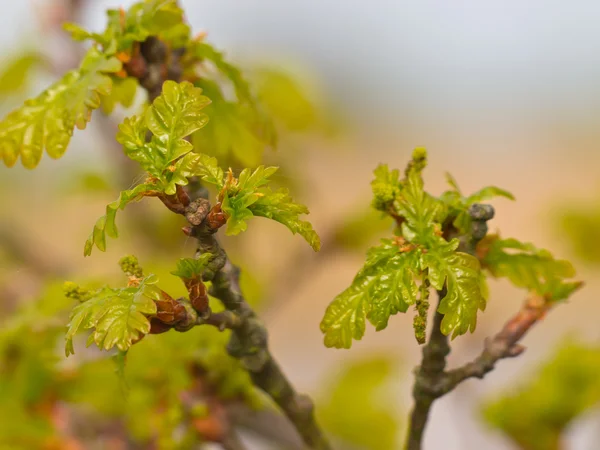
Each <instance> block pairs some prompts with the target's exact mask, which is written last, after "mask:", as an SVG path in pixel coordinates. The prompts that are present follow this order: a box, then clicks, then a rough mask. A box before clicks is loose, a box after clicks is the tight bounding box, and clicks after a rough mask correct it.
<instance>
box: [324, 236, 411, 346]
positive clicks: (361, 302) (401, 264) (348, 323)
mask: <svg viewBox="0 0 600 450" xmlns="http://www.w3.org/2000/svg"><path fill="white" fill-rule="evenodd" d="M418 264H419V254H418V252H417V251H409V252H403V253H401V252H400V250H399V248H398V246H397V245H396V243H395V242H394V241H392V240H390V239H383V240H382V243H381V244H380V245H379V246H377V247H372V248H371V249H370V250H369V252H368V254H367V261H366V263H365V265H364V266H363V268H362V269H361V270H360V271H359V272H358V274H357V275H356V277H354V280H353V281H352V284H351V285H350V287H348V288H347V289H346V290H344V291H343V292H342V293H340V294H339V295H338V296H337V297H336V298H335V299H334V300H333V301H332V302H331V303H330V304H329V306H328V307H327V310H326V311H325V315H324V317H323V320H322V321H321V331H322V332H323V333H324V334H325V338H324V342H325V346H327V347H335V348H350V347H351V345H352V340H353V339H355V340H360V339H361V338H362V337H363V335H364V332H365V319H367V318H368V319H369V321H370V322H371V323H372V324H373V325H374V326H375V327H376V329H377V330H378V331H379V330H382V329H384V328H385V327H386V326H387V323H388V320H389V317H390V316H391V315H394V314H396V313H398V312H406V310H407V309H408V307H409V306H410V305H412V304H414V303H415V302H416V298H417V292H418V287H417V285H416V283H415V280H414V274H415V272H417V271H418Z"/></svg>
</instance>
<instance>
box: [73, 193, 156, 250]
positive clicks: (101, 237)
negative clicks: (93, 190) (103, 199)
mask: <svg viewBox="0 0 600 450" xmlns="http://www.w3.org/2000/svg"><path fill="white" fill-rule="evenodd" d="M154 188H155V186H154V185H153V184H139V185H137V186H136V187H135V188H133V189H129V190H127V191H122V192H121V193H120V194H119V198H118V199H117V200H115V201H114V202H112V203H109V204H108V205H107V206H106V214H105V215H104V216H102V217H100V218H99V219H98V221H97V222H96V224H95V225H94V230H93V231H92V234H90V237H88V239H87V241H86V243H85V247H84V251H83V254H84V256H89V255H91V254H92V249H93V248H94V245H95V246H96V247H97V248H98V250H100V251H103V252H104V251H106V236H107V235H108V236H110V237H112V238H116V237H117V236H118V231H117V226H116V224H115V219H116V216H117V211H118V210H119V209H124V208H125V206H127V205H128V204H129V203H131V202H133V201H137V200H140V199H141V198H142V197H144V196H145V195H148V194H149V193H150V192H153V190H154Z"/></svg>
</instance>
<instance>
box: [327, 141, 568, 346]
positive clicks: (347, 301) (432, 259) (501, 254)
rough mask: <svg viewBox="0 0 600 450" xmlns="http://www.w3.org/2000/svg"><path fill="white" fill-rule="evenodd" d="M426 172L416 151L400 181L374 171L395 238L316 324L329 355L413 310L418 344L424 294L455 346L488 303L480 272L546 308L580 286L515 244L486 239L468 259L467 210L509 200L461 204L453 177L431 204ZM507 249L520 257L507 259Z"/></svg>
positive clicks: (374, 251)
mask: <svg viewBox="0 0 600 450" xmlns="http://www.w3.org/2000/svg"><path fill="white" fill-rule="evenodd" d="M426 165H427V154H426V152H425V150H424V149H422V148H417V149H415V151H414V152H413V157H412V159H411V161H410V162H409V163H408V165H407V168H406V170H405V172H404V176H403V177H401V174H400V171H399V170H397V169H395V170H390V169H389V168H388V166H387V165H380V166H379V167H377V169H376V170H375V179H374V180H373V182H372V183H371V186H372V189H373V197H374V199H373V203H372V206H373V207H374V208H375V209H376V210H379V211H382V212H383V213H385V214H386V215H388V216H390V217H392V218H393V219H394V221H395V223H396V229H395V232H394V234H395V237H394V238H392V239H384V240H382V242H381V244H380V245H378V246H375V247H372V248H371V249H370V250H369V251H368V253H367V260H366V263H365V264H364V266H363V268H362V269H361V270H360V271H359V272H358V274H357V275H356V276H355V278H354V280H353V281H352V284H351V285H350V286H349V287H348V288H347V289H345V290H344V291H343V292H342V293H340V294H339V295H338V296H337V297H336V298H335V299H334V300H333V301H332V302H331V304H330V305H329V306H328V308H327V310H326V312H325V315H324V317H323V320H322V321H321V331H322V332H323V333H324V335H325V337H324V340H325V345H326V346H327V347H336V348H350V346H351V345H352V340H353V339H354V340H360V339H361V338H362V337H363V335H364V333H365V328H366V326H365V325H366V321H367V320H368V321H369V322H371V324H372V325H373V326H374V327H375V329H376V330H377V331H379V330H382V329H384V328H386V327H387V325H388V321H389V318H390V317H391V316H392V315H394V314H397V313H398V312H406V311H407V310H408V308H409V307H410V306H412V305H414V306H415V309H416V310H417V312H418V316H419V317H418V318H416V319H415V323H414V325H415V336H416V338H417V341H418V342H419V343H423V342H424V340H425V325H426V324H425V323H424V320H425V318H426V317H427V308H428V302H427V298H428V290H429V289H430V287H432V288H434V289H435V290H437V291H438V292H440V293H441V299H440V303H439V306H438V309H437V311H438V312H439V313H441V314H443V316H444V317H443V320H442V323H441V331H442V333H444V334H445V335H452V337H453V338H455V337H457V336H459V335H462V334H465V333H466V332H467V331H471V332H473V331H474V330H475V327H476V325H477V312H478V311H479V310H484V309H485V306H486V301H487V297H488V289H487V283H486V274H485V271H484V270H483V269H486V270H487V271H488V272H489V273H490V274H491V275H493V276H506V277H508V278H509V279H510V280H511V281H512V282H513V283H514V284H515V285H517V286H520V287H524V288H527V289H528V290H529V291H532V292H536V293H538V294H540V295H543V296H544V297H546V298H547V299H548V300H550V299H551V300H555V301H557V300H562V299H565V298H567V297H568V296H569V295H571V294H572V293H573V292H574V291H575V290H576V289H577V288H578V287H579V286H580V283H578V282H572V281H565V279H567V278H570V277H572V276H573V275H574V272H573V268H572V266H571V265H570V264H569V263H568V262H566V261H561V260H555V259H554V258H553V257H552V255H551V254H550V253H548V252H546V251H543V250H538V249H536V248H535V247H533V246H532V245H531V244H522V243H520V242H518V241H516V240H514V239H511V240H499V239H494V238H490V239H487V240H485V241H484V242H482V243H481V247H478V249H477V252H473V251H472V252H470V253H466V252H465V251H464V250H463V248H464V247H465V245H464V244H463V246H462V247H461V241H462V242H463V243H466V242H469V240H470V239H471V236H470V233H471V228H472V227H471V223H472V220H473V219H472V217H471V215H470V213H469V210H470V208H471V207H472V205H474V204H476V203H479V202H482V201H485V200H488V199H490V198H493V197H497V196H500V197H505V198H509V199H513V197H512V195H511V194H510V193H508V192H507V191H505V190H503V189H500V188H497V187H494V186H489V187H486V188H483V189H481V190H480V191H478V192H476V193H474V194H472V195H469V196H463V194H462V193H461V191H460V189H459V187H458V184H457V183H456V181H455V180H454V178H452V177H451V176H448V182H449V184H450V186H451V189H450V190H448V191H446V192H444V193H443V194H442V195H441V196H439V197H436V196H433V195H431V194H429V193H427V192H426V191H425V190H424V183H423V178H422V171H423V169H424V168H425V167H426ZM509 249H511V250H517V251H519V253H518V254H510V252H509V251H508V250H509ZM475 253H476V254H475Z"/></svg>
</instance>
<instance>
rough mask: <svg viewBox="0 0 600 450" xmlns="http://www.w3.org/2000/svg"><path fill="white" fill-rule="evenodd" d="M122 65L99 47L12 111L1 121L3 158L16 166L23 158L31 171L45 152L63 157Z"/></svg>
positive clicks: (91, 50) (7, 164)
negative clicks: (75, 66)
mask: <svg viewBox="0 0 600 450" xmlns="http://www.w3.org/2000/svg"><path fill="white" fill-rule="evenodd" d="M120 69H121V63H120V62H119V61H118V60H117V59H116V58H113V57H107V56H105V55H104V54H102V53H101V52H100V51H99V50H98V49H97V48H95V47H92V48H90V49H89V50H88V52H87V54H86V56H85V57H84V59H83V61H82V63H81V65H80V67H79V69H76V70H72V71H70V72H68V73H67V74H66V75H65V76H64V77H63V78H62V79H61V80H59V81H57V82H56V83H54V84H53V85H52V86H51V87H49V88H48V89H47V90H45V91H44V92H43V93H42V94H40V95H39V96H38V97H36V98H34V99H31V100H27V101H26V102H25V104H24V105H23V106H22V107H20V108H18V109H16V110H15V111H13V112H11V113H10V114H9V115H8V116H6V118H5V119H4V120H3V121H2V122H0V156H1V157H2V160H3V161H4V164H5V165H6V166H8V167H12V166H13V165H14V164H15V163H16V161H17V159H19V157H20V158H21V163H22V164H23V166H25V167H26V168H28V169H33V168H35V167H36V166H37V165H38V164H39V162H40V160H41V158H42V154H43V152H44V150H46V152H47V153H48V155H49V156H50V157H52V158H55V159H56V158H60V157H61V156H62V155H63V154H64V152H65V150H66V149H67V146H68V144H69V142H70V140H71V136H72V135H73V129H74V127H77V128H79V129H84V128H85V127H86V125H87V123H88V122H89V121H90V118H91V114H92V111H93V110H94V109H97V108H98V107H99V106H100V104H101V100H102V97H104V96H107V95H109V94H110V92H111V88H112V81H111V78H110V76H108V75H109V74H111V73H115V72H117V71H119V70H120Z"/></svg>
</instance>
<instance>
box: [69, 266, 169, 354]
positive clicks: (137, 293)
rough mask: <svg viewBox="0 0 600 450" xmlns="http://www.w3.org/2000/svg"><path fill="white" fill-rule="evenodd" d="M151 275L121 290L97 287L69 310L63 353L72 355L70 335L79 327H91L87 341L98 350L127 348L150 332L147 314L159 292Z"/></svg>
mask: <svg viewBox="0 0 600 450" xmlns="http://www.w3.org/2000/svg"><path fill="white" fill-rule="evenodd" d="M157 281H158V280H157V278H156V277H155V276H154V275H149V276H147V277H146V278H144V279H143V280H141V281H140V284H139V285H138V286H132V287H126V288H122V289H111V288H108V287H105V288H102V289H100V290H99V291H98V292H97V293H96V294H95V295H94V296H93V297H92V298H91V299H90V300H87V301H85V302H83V303H80V304H79V305H77V306H76V307H75V308H74V309H73V311H72V312H71V316H70V322H69V324H68V326H67V327H68V329H67V334H66V346H65V353H66V355H67V356H69V355H70V354H74V348H73V337H74V336H75V334H76V333H77V332H78V331H79V330H88V329H93V331H92V334H91V335H90V339H88V344H91V343H95V344H96V345H97V346H98V348H100V349H101V350H110V349H111V348H113V347H115V346H116V347H117V348H118V349H119V350H121V351H127V350H128V349H129V347H131V345H132V344H133V343H134V342H135V341H137V340H139V339H140V338H142V337H143V336H144V335H145V334H148V333H149V332H150V320H149V319H148V317H149V316H152V315H154V314H156V304H155V303H154V300H160V299H161V291H160V289H158V288H157V287H156V286H154V284H155V283H156V282H157Z"/></svg>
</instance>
